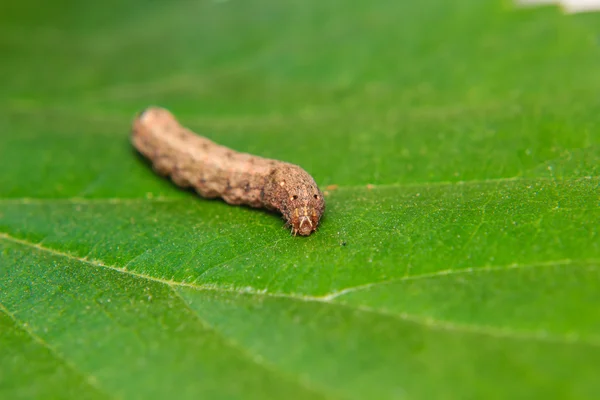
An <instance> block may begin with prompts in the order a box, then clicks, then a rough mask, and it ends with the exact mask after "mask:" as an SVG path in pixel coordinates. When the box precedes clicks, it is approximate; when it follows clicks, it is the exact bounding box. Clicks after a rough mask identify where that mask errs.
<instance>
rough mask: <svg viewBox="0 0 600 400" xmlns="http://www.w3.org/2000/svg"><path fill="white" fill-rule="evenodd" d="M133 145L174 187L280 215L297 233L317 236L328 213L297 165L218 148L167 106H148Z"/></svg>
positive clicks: (135, 125)
mask: <svg viewBox="0 0 600 400" xmlns="http://www.w3.org/2000/svg"><path fill="white" fill-rule="evenodd" d="M131 142H132V144H133V146H134V147H135V148H136V149H137V151H138V152H139V153H141V154H142V155H143V156H145V157H146V158H148V159H149V160H150V162H151V163H152V167H153V169H154V171H156V172H157V173H158V174H160V175H162V176H168V177H170V179H171V180H172V181H173V182H174V183H175V184H176V185H178V186H180V187H183V188H190V187H191V188H193V189H194V190H195V191H196V192H197V193H198V194H200V195H201V196H202V197H206V198H216V197H221V198H222V199H223V200H225V201H226V202H227V203H229V204H236V205H238V204H245V205H248V206H251V207H257V208H266V209H269V210H275V211H279V212H280V213H281V214H282V215H283V218H284V219H285V221H286V225H288V226H289V227H291V231H292V233H293V234H294V235H296V234H299V235H302V236H308V235H310V234H311V233H312V232H314V231H315V230H316V229H317V227H318V225H319V221H320V219H321V216H322V215H323V212H324V211H325V199H324V197H323V193H322V192H321V190H319V188H318V186H317V184H316V183H315V180H314V179H313V178H312V176H310V175H309V174H308V173H307V172H306V171H305V170H303V169H302V168H300V167H299V166H297V165H293V164H289V163H286V162H283V161H277V160H271V159H267V158H263V157H258V156H254V155H251V154H246V153H239V152H237V151H234V150H232V149H229V148H227V147H225V146H221V145H218V144H216V143H214V142H213V141H211V140H209V139H207V138H204V137H202V136H199V135H197V134H195V133H194V132H192V131H190V130H189V129H187V128H185V127H183V126H181V125H180V124H179V122H178V121H177V120H176V119H175V117H174V116H173V115H172V114H171V113H170V112H169V111H167V110H165V109H163V108H158V107H149V108H147V109H145V110H144V111H142V112H141V113H140V114H139V115H138V116H137V117H136V118H135V120H134V121H133V129H132V137H131Z"/></svg>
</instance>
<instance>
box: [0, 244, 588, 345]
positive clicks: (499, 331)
mask: <svg viewBox="0 0 600 400" xmlns="http://www.w3.org/2000/svg"><path fill="white" fill-rule="evenodd" d="M0 240H4V241H7V242H13V243H17V244H20V245H24V246H28V247H31V248H34V249H37V250H39V251H42V252H46V253H50V254H54V255H56V256H60V257H65V258H68V259H70V260H74V261H78V262H82V263H85V264H88V265H91V266H94V267H99V268H107V269H110V270H113V271H117V272H119V273H123V274H127V275H130V276H134V277H136V278H140V279H145V280H149V281H153V282H158V283H161V284H164V285H167V286H169V287H170V288H172V289H174V288H176V287H186V288H192V289H195V290H199V291H215V292H221V293H228V294H238V295H251V296H257V297H271V298H284V299H288V300H293V301H301V302H316V303H319V304H324V305H329V306H334V307H344V308H348V309H351V310H353V311H359V312H365V313H370V314H376V315H380V316H383V317H386V318H394V319H398V320H402V321H408V322H411V323H414V324H417V325H421V326H423V327H425V328H428V329H434V330H439V331H452V332H460V333H465V334H472V335H481V336H488V337H493V338H498V339H506V340H525V341H527V340H529V341H541V342H549V343H557V344H568V345H574V344H578V345H588V346H593V347H600V338H595V337H589V336H588V337H586V338H579V337H575V338H574V337H570V336H564V335H549V334H547V333H538V332H532V331H523V330H521V331H517V330H511V329H507V328H498V327H493V326H486V325H473V324H463V323H456V322H452V321H445V320H438V319H434V318H430V317H427V318H423V317H420V316H417V315H414V314H408V313H394V312H390V311H387V310H384V309H378V308H372V307H367V306H357V305H354V304H349V303H345V302H341V301H334V300H335V299H338V298H340V297H342V296H343V295H346V294H348V293H352V292H357V291H360V290H364V289H370V288H373V287H376V286H380V285H387V284H391V283H397V282H402V281H408V280H411V281H412V280H418V279H432V278H436V277H442V276H448V275H460V274H470V273H474V272H496V271H505V270H513V269H520V268H535V267H544V266H551V265H568V264H572V263H575V262H583V263H600V260H588V259H585V260H573V259H561V260H552V261H544V262H540V263H530V264H510V265H504V266H488V267H479V268H464V269H458V270H451V269H448V270H443V271H437V272H433V273H426V274H420V275H413V276H407V277H401V278H396V279H392V280H387V281H380V282H374V283H369V284H364V285H358V286H354V287H348V288H344V289H340V290H338V291H336V292H333V293H327V294H324V295H321V296H309V295H303V294H297V293H269V292H265V291H258V290H248V289H246V288H245V289H243V290H239V289H235V288H227V287H222V286H219V285H198V284H195V283H190V282H180V281H174V280H167V279H162V278H156V277H153V276H149V275H145V274H141V273H139V272H135V271H131V270H126V269H123V268H120V267H116V266H113V265H106V264H104V263H102V262H101V261H99V260H88V259H86V258H82V257H78V256H76V255H73V254H70V253H66V252H63V251H60V250H56V249H52V248H49V247H45V246H42V245H40V244H36V243H32V242H29V241H27V240H24V239H19V238H16V237H13V236H11V235H9V234H7V233H5V232H0Z"/></svg>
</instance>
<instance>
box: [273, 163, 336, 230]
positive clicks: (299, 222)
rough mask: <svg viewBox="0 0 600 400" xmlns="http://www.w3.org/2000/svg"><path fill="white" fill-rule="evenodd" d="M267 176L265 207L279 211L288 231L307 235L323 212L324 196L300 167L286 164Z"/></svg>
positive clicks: (315, 225) (315, 226)
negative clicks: (266, 203) (267, 190)
mask: <svg viewBox="0 0 600 400" xmlns="http://www.w3.org/2000/svg"><path fill="white" fill-rule="evenodd" d="M281 164H282V165H281V166H279V167H277V168H275V169H274V170H273V172H272V173H271V175H270V177H269V181H270V182H269V184H267V185H265V186H266V187H267V186H268V187H270V188H271V189H270V190H269V192H271V193H274V195H271V196H269V197H270V199H271V201H270V204H269V206H270V207H271V208H275V209H277V210H279V211H280V212H281V213H282V214H283V217H284V218H285V220H286V223H287V225H288V226H289V227H291V230H292V234H294V235H301V236H308V235H310V234H311V233H313V232H314V231H316V230H317V227H318V226H319V221H320V219H321V216H322V215H323V212H324V211H325V199H324V197H323V193H322V192H321V191H320V190H319V188H318V186H317V184H316V183H315V181H314V179H313V178H312V177H311V176H310V175H309V174H308V173H307V172H306V171H304V170H303V169H302V168H300V167H298V166H296V165H291V164H287V163H281Z"/></svg>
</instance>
